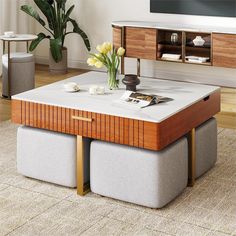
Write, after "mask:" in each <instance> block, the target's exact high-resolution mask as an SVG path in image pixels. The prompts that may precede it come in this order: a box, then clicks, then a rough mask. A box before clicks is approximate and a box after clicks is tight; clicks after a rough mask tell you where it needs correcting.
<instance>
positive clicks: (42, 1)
mask: <svg viewBox="0 0 236 236" xmlns="http://www.w3.org/2000/svg"><path fill="white" fill-rule="evenodd" d="M66 1H67V0H34V2H35V4H36V5H37V7H38V8H39V9H40V11H41V12H42V13H43V15H44V16H45V18H46V20H47V23H48V24H46V22H45V20H44V19H42V18H41V17H40V15H39V13H38V12H37V11H36V10H35V9H34V8H33V7H32V6H30V5H23V6H21V10H22V11H24V12H25V13H27V14H28V15H30V16H31V17H33V18H34V19H35V20H37V21H38V22H39V23H40V24H41V25H42V26H43V28H44V29H45V30H46V31H47V32H48V35H46V34H44V33H39V34H38V38H37V39H35V40H34V41H32V43H31V44H30V48H29V50H30V51H33V50H34V49H35V48H36V47H37V46H38V45H39V43H40V42H41V41H42V40H44V39H48V40H49V41H50V50H49V68H50V71H51V72H59V73H66V72H67V48H65V47H64V43H65V38H66V36H67V35H68V34H71V33H76V34H79V35H80V36H81V37H82V39H83V41H84V44H85V46H86V48H87V50H88V51H90V42H89V39H88V36H87V35H86V34H85V32H84V31H83V30H81V29H80V27H79V26H78V24H77V22H76V21H75V20H74V19H72V18H71V17H70V15H71V13H72V11H73V9H74V7H75V6H74V5H72V6H70V7H69V8H68V9H66ZM68 23H71V24H72V26H73V30H72V31H67V27H68Z"/></svg>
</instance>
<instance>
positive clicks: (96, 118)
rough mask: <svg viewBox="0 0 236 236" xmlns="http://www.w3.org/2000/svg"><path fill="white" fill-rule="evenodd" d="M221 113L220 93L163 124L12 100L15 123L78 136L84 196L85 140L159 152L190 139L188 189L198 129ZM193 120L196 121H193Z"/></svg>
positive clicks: (79, 178)
mask: <svg viewBox="0 0 236 236" xmlns="http://www.w3.org/2000/svg"><path fill="white" fill-rule="evenodd" d="M219 111H220V91H219V90H217V91H216V92H214V93H212V94H211V95H209V96H207V97H205V98H204V99H202V100H200V101H198V102H196V103H194V104H192V105H191V106H189V107H187V108H185V109H184V110H182V111H180V112H178V113H176V114H175V115H173V116H171V117H169V118H167V119H165V120H163V121H162V122H160V123H156V122H149V121H143V120H135V119H132V118H125V117H119V116H113V115H109V114H100V113H95V112H89V111H85V110H74V109H70V108H64V107H58V106H52V105H47V104H40V103H34V102H27V101H23V100H15V99H13V100H12V121H13V122H15V123H18V124H22V125H26V126H30V127H35V128H40V129H47V130H51V131H56V132H60V133H66V134H71V135H76V136H77V192H78V194H79V195H84V194H86V193H87V192H88V191H89V183H84V169H83V168H84V147H83V137H85V138H91V139H98V140H103V141H107V142H112V143H117V144H122V145H128V146H132V147H137V148H143V149H147V150H153V151H159V150H162V149H164V148H165V147H167V146H168V145H169V144H171V143H173V142H174V141H176V140H177V139H179V138H180V137H182V136H184V135H188V141H189V186H193V185H194V182H195V128H196V127H198V126H199V125H201V124H202V123H203V122H205V121H207V120H208V119H210V118H211V117H212V116H214V115H215V114H216V113H218V112H219ZM193 117H194V118H193Z"/></svg>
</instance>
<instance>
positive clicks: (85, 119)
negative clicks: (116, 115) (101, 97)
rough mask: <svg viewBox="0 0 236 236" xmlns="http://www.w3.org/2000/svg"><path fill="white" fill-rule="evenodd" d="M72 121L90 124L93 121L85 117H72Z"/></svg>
mask: <svg viewBox="0 0 236 236" xmlns="http://www.w3.org/2000/svg"><path fill="white" fill-rule="evenodd" d="M72 119H74V120H82V121H87V122H92V121H93V119H92V118H86V117H82V116H72Z"/></svg>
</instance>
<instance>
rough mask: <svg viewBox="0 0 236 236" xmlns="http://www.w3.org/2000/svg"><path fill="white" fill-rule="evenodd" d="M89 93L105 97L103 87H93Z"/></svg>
mask: <svg viewBox="0 0 236 236" xmlns="http://www.w3.org/2000/svg"><path fill="white" fill-rule="evenodd" d="M89 93H90V94H91V95H103V94H105V88H104V87H103V86H98V85H92V86H91V87H90V88H89Z"/></svg>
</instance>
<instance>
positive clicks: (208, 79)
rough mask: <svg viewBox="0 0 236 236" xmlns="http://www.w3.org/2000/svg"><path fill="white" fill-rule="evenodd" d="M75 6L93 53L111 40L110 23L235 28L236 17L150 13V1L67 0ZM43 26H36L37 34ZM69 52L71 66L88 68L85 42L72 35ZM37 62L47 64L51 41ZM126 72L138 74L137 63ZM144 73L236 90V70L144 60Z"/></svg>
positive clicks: (130, 64) (128, 65) (38, 53)
mask: <svg viewBox="0 0 236 236" xmlns="http://www.w3.org/2000/svg"><path fill="white" fill-rule="evenodd" d="M67 2H68V5H69V4H75V5H76V7H75V10H74V12H73V15H72V16H73V18H75V19H77V21H78V22H79V24H80V26H81V28H82V29H83V30H85V31H86V33H87V34H88V36H89V38H90V41H91V45H92V50H94V48H95V47H96V45H97V44H99V43H102V42H103V41H110V40H112V28H111V22H112V21H117V20H138V21H156V22H167V23H169V22H172V23H177V24H178V23H179V24H193V25H209V27H210V26H224V27H225V26H229V27H232V26H236V18H222V17H202V16H185V15H168V14H155V13H150V10H149V8H150V0H68V1H67ZM40 31H41V27H40V26H39V25H37V27H36V32H40ZM66 46H67V47H68V49H69V66H70V67H79V68H87V65H86V59H87V57H88V54H87V51H86V49H85V46H84V45H83V43H82V40H81V39H80V38H79V36H77V35H70V36H69V37H68V38H67V40H66ZM36 56H37V61H38V62H41V63H47V59H48V42H46V41H45V42H44V43H43V44H41V45H40V47H39V48H38V50H37V51H36ZM126 61H127V63H126V72H135V63H136V62H135V61H134V60H130V59H128V60H126ZM141 74H142V75H145V76H156V77H162V78H167V79H176V80H188V81H195V82H202V83H209V84H217V85H222V86H231V87H236V70H234V69H222V68H213V67H205V66H198V65H184V64H176V63H166V62H153V61H142V64H141Z"/></svg>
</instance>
